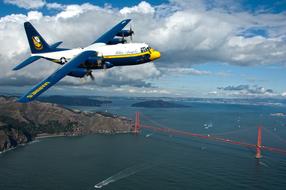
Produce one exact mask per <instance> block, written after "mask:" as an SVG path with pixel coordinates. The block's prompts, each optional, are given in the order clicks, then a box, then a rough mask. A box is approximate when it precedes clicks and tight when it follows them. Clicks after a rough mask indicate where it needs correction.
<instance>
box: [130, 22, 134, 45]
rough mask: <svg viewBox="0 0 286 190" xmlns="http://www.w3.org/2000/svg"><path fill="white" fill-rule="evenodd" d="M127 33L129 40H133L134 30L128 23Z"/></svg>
mask: <svg viewBox="0 0 286 190" xmlns="http://www.w3.org/2000/svg"><path fill="white" fill-rule="evenodd" d="M129 33H130V40H131V41H133V35H134V31H133V30H132V25H131V24H130V29H129Z"/></svg>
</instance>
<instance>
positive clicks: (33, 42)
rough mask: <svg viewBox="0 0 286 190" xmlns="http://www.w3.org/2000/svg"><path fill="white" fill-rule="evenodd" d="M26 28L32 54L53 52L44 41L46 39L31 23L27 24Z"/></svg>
mask: <svg viewBox="0 0 286 190" xmlns="http://www.w3.org/2000/svg"><path fill="white" fill-rule="evenodd" d="M24 27H25V31H26V35H27V38H28V41H29V45H30V49H31V52H32V54H34V53H46V52H50V51H52V50H51V48H50V46H49V44H48V43H47V42H46V41H45V40H44V38H43V37H42V36H41V35H40V34H39V32H38V31H37V30H36V29H35V28H34V27H33V25H32V24H31V23H30V22H25V23H24Z"/></svg>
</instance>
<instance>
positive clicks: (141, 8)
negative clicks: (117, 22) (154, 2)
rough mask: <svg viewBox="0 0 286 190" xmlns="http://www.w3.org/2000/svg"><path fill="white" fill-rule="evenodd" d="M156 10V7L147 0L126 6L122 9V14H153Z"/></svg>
mask: <svg viewBox="0 0 286 190" xmlns="http://www.w3.org/2000/svg"><path fill="white" fill-rule="evenodd" d="M154 12H155V9H154V7H152V6H151V5H150V4H149V3H147V2H146V1H142V2H141V3H139V4H138V5H136V6H133V7H124V8H122V9H121V10H120V13H121V14H132V13H143V14H153V13H154Z"/></svg>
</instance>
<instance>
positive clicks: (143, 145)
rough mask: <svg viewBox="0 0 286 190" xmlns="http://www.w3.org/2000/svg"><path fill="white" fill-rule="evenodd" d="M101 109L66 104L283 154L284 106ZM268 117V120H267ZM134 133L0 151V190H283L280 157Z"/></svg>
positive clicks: (285, 162)
mask: <svg viewBox="0 0 286 190" xmlns="http://www.w3.org/2000/svg"><path fill="white" fill-rule="evenodd" d="M112 101H113V103H112V104H107V105H104V106H102V107H71V108H74V109H80V110H87V111H103V112H104V111H108V112H111V113H113V114H118V115H123V116H127V117H129V118H134V117H135V112H136V111H139V112H140V113H141V122H142V124H145V125H152V126H164V127H169V128H174V129H177V130H183V131H192V132H194V133H200V134H205V135H208V134H209V135H217V136H220V137H224V138H228V139H233V140H238V141H243V142H248V143H253V144H255V143H256V141H257V126H263V130H262V144H263V145H266V146H273V147H277V148H284V149H286V146H285V145H286V140H285V139H286V117H285V116H279V114H275V113H285V112H286V106H285V105H284V104H276V103H275V104H269V103H268V102H266V103H265V104H264V103H257V102H255V103H252V102H251V100H249V102H238V103H236V102H227V101H226V102H224V101H222V102H217V101H213V102H212V101H194V100H182V101H181V102H180V103H182V104H186V105H190V106H191V107H188V108H168V109H167V108H165V109H163V108H134V107H131V106H130V105H131V104H132V103H135V102H139V101H140V100H138V99H134V98H131V99H128V98H113V99H112ZM273 114H274V115H273ZM262 155H263V158H261V159H260V160H257V159H255V150H253V149H249V148H245V147H241V146H239V145H230V144H224V143H221V142H214V141H209V140H206V139H198V138H191V137H179V136H175V135H171V134H161V133H158V132H152V131H148V130H144V129H143V130H142V131H141V133H140V134H138V135H135V134H116V135H89V136H81V137H56V138H47V139H40V140H36V141H35V142H33V143H30V144H28V145H25V146H20V147H18V148H16V149H13V150H11V151H8V152H5V153H2V154H0V189H1V190H16V189H17V190H31V189H41V190H54V189H61V190H90V189H106V190H115V189H116V190H118V189H124V190H128V189H130V190H131V189H136V190H146V189H148V190H153V189H154V190H158V189H164V190H188V189H220V190H221V189H243V188H244V189H259V190H260V189H271V190H275V189H277V190H278V189H281V190H282V189H286V180H285V179H286V155H280V154H277V153H274V152H267V151H262Z"/></svg>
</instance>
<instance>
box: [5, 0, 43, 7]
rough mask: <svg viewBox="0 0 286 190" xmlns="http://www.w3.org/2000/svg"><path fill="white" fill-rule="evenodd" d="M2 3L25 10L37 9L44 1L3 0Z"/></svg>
mask: <svg viewBox="0 0 286 190" xmlns="http://www.w3.org/2000/svg"><path fill="white" fill-rule="evenodd" d="M4 3H7V4H12V5H16V6H18V7H20V8H25V9H37V8H41V7H43V6H44V5H45V3H46V1H45V0H4Z"/></svg>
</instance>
